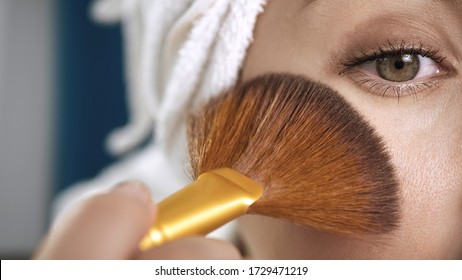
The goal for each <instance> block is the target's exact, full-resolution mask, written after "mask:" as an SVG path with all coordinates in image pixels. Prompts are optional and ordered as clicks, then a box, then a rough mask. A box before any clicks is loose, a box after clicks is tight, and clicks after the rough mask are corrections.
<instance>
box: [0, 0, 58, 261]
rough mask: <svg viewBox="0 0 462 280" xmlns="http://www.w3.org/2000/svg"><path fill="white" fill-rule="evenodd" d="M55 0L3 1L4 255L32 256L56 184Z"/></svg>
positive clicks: (0, 204)
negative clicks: (53, 123) (53, 168)
mask: <svg viewBox="0 0 462 280" xmlns="http://www.w3.org/2000/svg"><path fill="white" fill-rule="evenodd" d="M52 4H53V1H52V0H0V257H4V258H5V257H9V256H13V257H18V256H24V257H27V256H28V254H30V253H31V252H32V250H33V248H34V247H35V246H36V244H37V242H38V240H39V238H40V236H41V234H42V233H43V231H44V227H45V224H46V221H47V220H46V219H47V212H46V211H47V207H48V199H49V197H50V192H51V190H50V187H51V163H52V162H51V159H52V154H51V145H52V142H51V141H52V134H51V129H52V126H51V121H52V119H53V116H52V110H53V107H52V106H53V94H52V92H53V90H52V74H51V73H52V71H51V69H52V63H53V61H52V27H53V26H52V18H53V14H52Z"/></svg>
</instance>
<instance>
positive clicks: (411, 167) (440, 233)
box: [350, 93, 462, 258]
mask: <svg viewBox="0 0 462 280" xmlns="http://www.w3.org/2000/svg"><path fill="white" fill-rule="evenodd" d="M355 96H358V94H357V93H356V94H355ZM451 96H457V95H449V94H447V95H446V96H441V95H440V96H435V97H428V98H426V99H421V100H410V101H408V102H409V103H408V104H406V101H404V102H402V103H398V102H396V101H394V102H393V104H373V103H371V102H367V104H365V102H364V100H363V101H358V100H354V99H355V98H350V99H352V103H356V104H355V105H356V106H357V107H359V108H360V111H361V112H363V113H364V114H365V116H366V117H367V118H368V119H369V120H370V122H371V123H372V125H374V126H375V127H376V129H377V131H378V133H379V134H381V136H382V137H383V138H384V141H385V142H386V144H387V146H388V148H389V151H390V154H391V156H392V159H393V163H394V165H395V167H396V171H397V175H398V178H399V181H400V190H401V205H402V214H403V219H402V223H401V228H400V231H399V233H398V235H399V238H397V241H398V243H402V244H401V245H400V246H403V247H408V248H410V249H411V248H413V250H416V252H418V255H420V256H421V257H423V258H455V257H460V255H461V253H462V238H461V237H460V236H462V219H461V217H462V122H461V121H460V120H461V118H462V116H461V112H460V106H461V99H460V97H457V98H452V97H451ZM459 96H460V94H459ZM380 102H384V101H383V100H382V101H380ZM371 104H372V105H371Z"/></svg>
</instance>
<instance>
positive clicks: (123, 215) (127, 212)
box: [36, 182, 156, 259]
mask: <svg viewBox="0 0 462 280" xmlns="http://www.w3.org/2000/svg"><path fill="white" fill-rule="evenodd" d="M155 212H156V210H155V204H154V202H153V201H152V200H151V198H150V195H149V191H148V190H147V188H146V186H145V185H143V184H142V183H139V182H125V183H122V184H119V185H118V186H116V187H115V188H114V189H113V190H112V191H110V192H109V193H105V194H101V195H97V196H95V197H92V198H90V199H88V200H86V201H85V202H83V203H82V204H80V205H79V206H78V207H76V208H74V209H73V210H71V211H70V212H69V213H67V214H65V215H64V216H62V217H61V218H60V219H58V221H57V222H56V223H55V225H54V226H53V228H52V229H51V231H50V232H49V234H48V236H47V238H46V240H45V242H44V243H43V244H42V246H41V248H40V249H39V251H38V253H37V255H36V258H39V259H128V258H132V257H134V255H135V253H136V252H137V247H138V243H139V242H140V240H141V239H142V237H143V236H144V234H145V233H146V232H147V231H148V229H149V226H150V225H151V223H152V222H153V220H154V216H155Z"/></svg>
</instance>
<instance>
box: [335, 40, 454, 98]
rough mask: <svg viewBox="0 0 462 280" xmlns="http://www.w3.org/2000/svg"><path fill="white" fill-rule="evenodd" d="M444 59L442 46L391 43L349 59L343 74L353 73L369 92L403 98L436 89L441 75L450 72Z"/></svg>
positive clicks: (356, 81) (350, 75)
mask: <svg viewBox="0 0 462 280" xmlns="http://www.w3.org/2000/svg"><path fill="white" fill-rule="evenodd" d="M444 61H445V57H444V56H442V55H441V54H440V51H439V50H438V49H434V48H431V47H426V46H424V45H422V44H418V45H409V44H406V43H404V42H401V43H399V44H398V45H394V44H393V43H391V42H388V43H387V45H386V46H383V47H382V46H378V47H377V48H376V49H374V50H372V51H371V52H362V53H361V54H360V55H358V56H354V57H352V58H349V59H348V60H347V61H346V62H345V63H344V64H343V67H344V68H343V70H342V71H341V72H340V75H345V76H349V77H350V78H351V79H352V80H353V82H354V83H356V84H357V85H359V86H361V87H362V88H363V89H365V90H367V91H368V92H371V93H373V94H376V95H380V96H383V97H396V98H398V99H399V98H401V97H403V96H407V95H417V94H418V93H419V92H423V91H431V90H432V89H433V88H435V87H436V86H437V83H438V78H439V77H443V76H445V75H447V74H448V68H447V67H445V66H444Z"/></svg>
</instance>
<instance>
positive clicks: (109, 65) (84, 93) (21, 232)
mask: <svg viewBox="0 0 462 280" xmlns="http://www.w3.org/2000/svg"><path fill="white" fill-rule="evenodd" d="M91 2H92V1H91V0H0V258H1V259H24V258H29V257H30V256H31V254H32V253H33V251H34V249H35V247H36V246H37V243H38V242H39V240H40V239H41V237H42V236H43V234H44V233H45V231H46V228H47V226H48V225H49V223H50V203H51V201H52V200H53V198H54V197H55V196H56V195H57V194H58V193H59V192H60V191H62V190H63V189H65V188H66V187H68V186H69V185H71V184H72V183H74V182H76V181H79V180H82V179H88V178H91V177H93V176H95V175H96V174H98V172H99V171H100V170H101V169H102V168H103V167H104V166H106V165H108V164H110V163H111V162H113V161H114V160H115V159H114V158H111V157H110V156H109V155H108V154H107V153H106V152H105V150H104V139H105V137H106V136H107V134H108V133H109V132H110V131H111V130H112V129H114V128H116V127H119V126H121V125H123V124H124V123H125V122H126V120H127V113H126V108H125V100H124V98H125V95H124V90H125V87H124V83H123V72H122V69H123V65H122V52H123V50H122V46H121V31H120V26H119V25H111V26H102V25H98V24H96V23H94V22H93V21H92V20H91V19H90V16H89V9H90V4H91Z"/></svg>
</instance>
